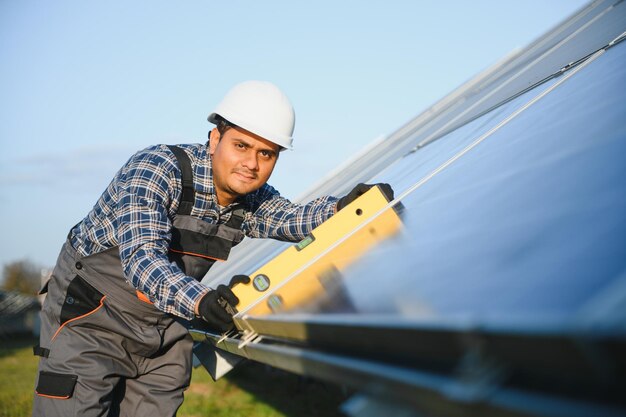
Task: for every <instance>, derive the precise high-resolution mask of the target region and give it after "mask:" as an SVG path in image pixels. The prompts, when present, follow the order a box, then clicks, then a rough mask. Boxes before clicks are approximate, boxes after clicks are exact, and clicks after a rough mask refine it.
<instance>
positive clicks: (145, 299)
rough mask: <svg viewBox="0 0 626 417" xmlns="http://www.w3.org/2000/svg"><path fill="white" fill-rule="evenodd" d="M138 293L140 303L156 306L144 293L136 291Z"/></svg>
mask: <svg viewBox="0 0 626 417" xmlns="http://www.w3.org/2000/svg"><path fill="white" fill-rule="evenodd" d="M135 291H136V293H137V298H139V301H143V302H144V303H148V304H154V303H153V302H152V301H150V299H149V298H148V296H147V295H146V294H144V293H142V292H141V291H139V290H135Z"/></svg>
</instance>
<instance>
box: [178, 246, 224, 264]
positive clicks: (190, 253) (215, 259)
mask: <svg viewBox="0 0 626 417" xmlns="http://www.w3.org/2000/svg"><path fill="white" fill-rule="evenodd" d="M170 251H171V252H175V253H182V254H183V255H191V256H197V257H199V258H206V259H213V260H214V261H225V260H226V259H220V258H214V257H212V256H207V255H201V254H199V253H193V252H184V251H182V250H176V249H172V248H170Z"/></svg>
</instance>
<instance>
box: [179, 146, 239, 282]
mask: <svg viewBox="0 0 626 417" xmlns="http://www.w3.org/2000/svg"><path fill="white" fill-rule="evenodd" d="M168 147H169V148H170V150H171V151H172V152H173V153H174V155H175V156H176V159H177V160H178V166H179V167H180V169H181V172H182V186H183V192H182V196H181V201H180V204H179V206H178V212H177V213H176V219H175V220H174V224H173V227H172V240H171V242H170V248H169V259H170V261H172V262H176V264H177V265H178V266H179V267H180V269H181V270H182V271H183V272H184V273H185V274H186V275H189V276H191V277H194V278H196V279H198V280H200V279H202V278H203V277H204V275H206V273H207V272H208V270H209V268H211V266H212V265H213V264H214V263H215V261H225V260H226V259H228V255H229V254H230V250H231V248H232V247H233V246H235V245H236V244H238V243H239V242H241V241H242V240H243V237H244V235H243V232H242V231H241V225H242V223H243V220H244V214H245V210H244V209H243V207H240V206H235V208H234V209H233V212H232V214H231V217H230V220H229V221H228V222H227V223H225V224H213V223H208V222H205V221H203V220H201V219H198V218H196V217H192V216H191V210H192V209H193V205H194V201H195V194H196V193H195V190H194V188H193V171H192V169H191V161H190V160H189V156H187V154H186V153H185V151H184V150H183V149H181V148H179V147H176V146H168Z"/></svg>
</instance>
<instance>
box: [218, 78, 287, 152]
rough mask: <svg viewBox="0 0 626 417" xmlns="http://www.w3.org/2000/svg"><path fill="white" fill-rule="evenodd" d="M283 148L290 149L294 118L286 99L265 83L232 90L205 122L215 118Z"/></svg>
mask: <svg viewBox="0 0 626 417" xmlns="http://www.w3.org/2000/svg"><path fill="white" fill-rule="evenodd" d="M218 116H221V117H222V118H224V119H226V120H227V121H228V122H230V123H232V124H234V125H237V126H239V127H241V128H243V129H246V130H247V131H249V132H252V133H254V134H256V135H259V136H261V137H262V138H264V139H267V140H269V141H270V142H273V143H275V144H277V145H279V146H282V147H283V148H287V149H291V144H292V142H293V137H292V136H293V128H294V126H295V123H296V114H295V112H294V111H293V106H292V105H291V102H290V101H289V99H288V98H287V96H286V95H285V94H284V93H283V92H282V91H280V89H279V88H278V87H276V86H275V85H274V84H272V83H270V82H267V81H245V82H242V83H240V84H237V85H236V86H234V87H233V88H232V89H231V90H230V91H229V92H228V93H226V96H224V99H222V102H221V103H220V104H218V106H217V108H216V109H215V110H214V111H213V113H211V114H209V117H208V118H207V119H208V120H209V122H211V123H215V124H217V123H218V122H219V117H218Z"/></svg>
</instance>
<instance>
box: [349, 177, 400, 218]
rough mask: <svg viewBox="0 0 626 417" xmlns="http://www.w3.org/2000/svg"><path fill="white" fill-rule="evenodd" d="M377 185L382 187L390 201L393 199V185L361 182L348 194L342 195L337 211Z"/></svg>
mask: <svg viewBox="0 0 626 417" xmlns="http://www.w3.org/2000/svg"><path fill="white" fill-rule="evenodd" d="M376 185H378V186H379V187H380V189H381V191H382V192H383V194H384V195H385V197H387V200H388V201H391V200H393V189H392V188H391V185H389V184H386V183H378V184H363V183H361V184H357V185H356V187H354V188H353V189H352V191H350V192H349V193H348V194H346V195H345V196H343V197H341V198H340V199H339V201H337V211H339V210H341V209H342V208H344V207H345V206H347V205H348V204H350V203H352V202H353V201H354V200H356V199H357V198H359V197H360V196H362V195H363V194H365V193H366V192H367V191H368V190H369V189H370V188H372V187H374V186H376Z"/></svg>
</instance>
